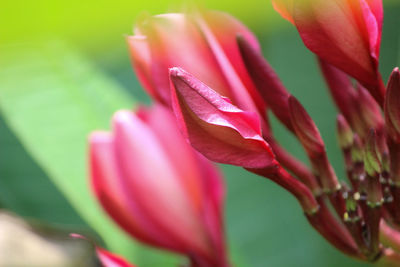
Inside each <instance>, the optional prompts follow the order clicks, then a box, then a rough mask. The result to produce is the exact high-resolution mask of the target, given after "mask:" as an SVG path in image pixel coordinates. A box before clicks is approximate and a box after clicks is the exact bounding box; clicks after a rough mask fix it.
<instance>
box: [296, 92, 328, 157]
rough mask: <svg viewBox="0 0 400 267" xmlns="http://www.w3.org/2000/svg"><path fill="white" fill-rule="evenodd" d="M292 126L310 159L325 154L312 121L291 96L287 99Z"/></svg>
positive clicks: (319, 136) (321, 141)
mask: <svg viewBox="0 0 400 267" xmlns="http://www.w3.org/2000/svg"><path fill="white" fill-rule="evenodd" d="M289 107H290V115H291V119H292V125H293V128H294V130H295V132H296V135H297V137H298V138H299V140H300V142H301V144H302V145H303V147H304V149H305V150H306V151H307V153H308V154H309V155H310V157H312V158H313V157H318V156H319V155H321V154H322V153H324V152H325V145H324V141H323V140H322V137H321V135H320V133H319V131H318V128H317V126H316V125H315V123H314V121H313V120H312V118H311V117H310V115H308V113H307V111H306V110H305V109H304V107H303V106H302V105H301V104H300V102H299V101H298V100H297V99H296V98H295V97H293V96H291V97H290V98H289Z"/></svg>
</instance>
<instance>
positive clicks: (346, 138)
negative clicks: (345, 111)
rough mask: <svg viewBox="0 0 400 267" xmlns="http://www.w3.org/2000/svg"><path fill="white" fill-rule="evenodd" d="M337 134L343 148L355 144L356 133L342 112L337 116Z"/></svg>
mask: <svg viewBox="0 0 400 267" xmlns="http://www.w3.org/2000/svg"><path fill="white" fill-rule="evenodd" d="M336 121H337V135H338V140H339V145H340V147H341V148H342V149H349V148H351V146H352V145H353V140H354V134H353V131H352V130H351V128H350V125H349V124H348V123H347V120H346V119H345V117H344V116H343V115H341V114H339V115H338V116H337V120H336Z"/></svg>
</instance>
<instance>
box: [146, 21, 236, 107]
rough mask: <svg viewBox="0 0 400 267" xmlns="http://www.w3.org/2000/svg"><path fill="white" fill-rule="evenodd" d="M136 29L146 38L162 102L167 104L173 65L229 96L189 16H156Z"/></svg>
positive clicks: (204, 43)
mask: <svg viewBox="0 0 400 267" xmlns="http://www.w3.org/2000/svg"><path fill="white" fill-rule="evenodd" d="M138 27H139V29H140V32H141V33H142V34H145V35H146V37H147V39H148V44H149V49H150V54H151V73H152V80H153V84H154V86H155V88H156V90H157V91H158V92H159V94H160V95H162V97H163V99H164V101H165V102H167V103H170V96H169V94H170V90H169V77H168V68H171V67H174V66H181V67H183V68H186V69H188V70H190V71H191V72H193V73H195V74H196V75H197V76H198V77H201V79H203V80H204V81H207V83H209V84H211V85H212V86H213V87H214V88H216V90H218V92H219V93H220V94H222V95H224V96H227V97H231V96H232V95H231V92H230V88H229V84H228V83H227V81H226V79H225V77H224V75H223V73H222V72H221V69H220V66H219V64H218V63H217V61H216V60H215V58H214V55H213V54H212V53H211V51H210V48H209V46H208V44H207V42H206V40H205V39H204V37H203V36H202V34H201V32H200V31H199V29H198V27H197V25H196V23H195V22H194V21H193V20H192V19H191V18H190V17H189V16H188V15H184V14H173V13H171V14H164V15H158V16H154V17H150V18H148V20H147V21H146V22H145V23H143V24H140V25H139V26H138ZM194 62H196V64H193V63H194Z"/></svg>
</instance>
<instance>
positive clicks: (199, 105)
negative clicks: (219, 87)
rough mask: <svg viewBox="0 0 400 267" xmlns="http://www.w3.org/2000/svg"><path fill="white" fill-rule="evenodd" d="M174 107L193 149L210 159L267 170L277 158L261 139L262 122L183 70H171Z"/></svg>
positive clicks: (253, 114)
mask: <svg viewBox="0 0 400 267" xmlns="http://www.w3.org/2000/svg"><path fill="white" fill-rule="evenodd" d="M170 78H171V87H172V106H173V108H174V111H175V114H176V116H177V118H178V123H179V125H180V127H181V129H182V131H183V133H184V135H185V136H186V137H187V138H188V140H189V141H190V143H191V144H192V146H193V147H194V148H195V149H197V150H198V151H200V153H202V154H203V155H205V156H206V157H207V158H209V159H210V160H213V161H216V162H220V163H227V164H233V165H238V166H242V167H245V168H258V169H261V168H266V167H270V166H272V165H274V164H275V163H274V158H275V157H274V155H273V153H272V151H271V149H270V147H269V145H268V144H267V143H266V142H265V141H264V139H263V138H262V137H261V136H262V135H261V129H260V121H259V119H258V116H257V115H256V114H255V113H253V112H248V111H242V110H240V109H239V108H237V107H236V106H234V105H232V104H231V102H230V101H229V100H227V99H226V98H225V97H222V96H220V95H219V94H218V93H217V92H215V91H214V90H212V89H211V88H210V87H208V86H207V85H205V84H204V83H202V82H201V81H199V80H198V79H196V78H195V77H194V76H192V75H191V74H189V73H187V72H186V71H184V70H182V69H180V68H172V69H171V70H170Z"/></svg>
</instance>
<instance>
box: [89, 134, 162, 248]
mask: <svg viewBox="0 0 400 267" xmlns="http://www.w3.org/2000/svg"><path fill="white" fill-rule="evenodd" d="M89 140H90V171H91V185H92V188H93V191H94V193H95V195H96V197H97V199H98V200H99V201H100V203H101V204H102V206H103V208H104V209H105V210H106V211H107V213H108V214H109V215H110V216H111V217H112V218H113V219H114V221H115V222H117V223H118V224H119V225H120V226H121V227H122V228H123V229H124V230H125V231H127V232H128V233H129V234H130V235H132V236H133V237H135V238H138V239H139V240H141V241H143V242H145V243H148V244H152V245H155V246H159V245H165V244H163V243H164V242H163V241H162V240H161V238H159V237H157V235H154V233H152V232H151V229H148V227H147V224H145V223H141V222H143V218H141V216H140V214H138V213H132V211H131V209H130V208H129V206H128V205H127V203H126V201H125V198H126V196H124V194H125V193H124V192H123V190H122V189H121V186H120V183H119V182H120V180H121V177H120V174H119V171H118V167H117V166H116V162H115V156H114V152H113V137H112V136H111V135H109V134H108V133H105V132H94V133H92V134H91V136H90V139H89Z"/></svg>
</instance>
